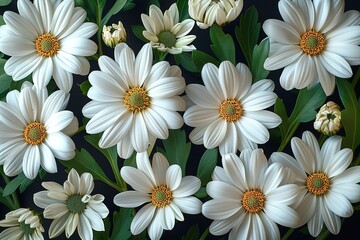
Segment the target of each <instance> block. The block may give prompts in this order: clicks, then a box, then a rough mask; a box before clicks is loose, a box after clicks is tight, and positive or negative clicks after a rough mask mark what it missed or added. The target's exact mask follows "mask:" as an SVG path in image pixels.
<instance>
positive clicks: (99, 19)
mask: <svg viewBox="0 0 360 240" xmlns="http://www.w3.org/2000/svg"><path fill="white" fill-rule="evenodd" d="M101 15H102V13H101V9H100V6H99V5H98V6H97V14H96V24H97V25H98V27H99V29H98V32H97V40H98V53H99V56H102V55H103V50H102V36H101V35H102V25H101Z"/></svg>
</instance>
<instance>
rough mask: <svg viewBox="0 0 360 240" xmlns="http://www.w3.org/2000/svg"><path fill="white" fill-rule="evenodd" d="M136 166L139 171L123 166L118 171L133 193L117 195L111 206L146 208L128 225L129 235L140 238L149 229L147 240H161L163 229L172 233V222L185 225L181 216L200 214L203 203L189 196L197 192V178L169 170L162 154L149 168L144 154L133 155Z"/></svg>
mask: <svg viewBox="0 0 360 240" xmlns="http://www.w3.org/2000/svg"><path fill="white" fill-rule="evenodd" d="M136 163H137V166H138V168H133V167H127V166H125V167H123V168H122V169H121V176H122V177H123V179H124V180H125V182H126V183H127V184H129V185H130V186H131V187H132V188H133V189H134V190H133V191H126V192H122V193H119V194H117V195H116V196H115V198H114V203H115V204H116V205H118V206H120V207H126V208H135V207H139V206H141V205H143V204H146V205H144V206H143V207H142V208H141V209H140V210H139V211H138V212H137V213H136V215H135V216H134V219H133V220H132V222H131V226H130V230H131V233H132V234H134V235H137V234H140V233H141V232H142V231H144V230H145V228H147V227H148V234H149V236H150V238H151V239H152V240H156V239H160V237H161V235H162V233H163V230H164V229H165V230H171V229H173V227H174V225H175V219H176V220H179V221H184V215H183V213H187V214H198V213H200V212H201V205H202V202H201V201H200V200H199V199H197V198H195V197H193V196H191V195H193V194H194V193H196V192H197V191H198V190H199V188H200V180H199V179H198V178H197V177H194V176H186V177H182V174H181V168H180V166H179V165H176V164H175V165H171V166H169V162H168V161H167V159H166V158H165V157H164V155H162V154H161V153H155V154H154V157H153V161H152V166H151V165H150V160H149V157H148V155H147V153H146V152H143V153H138V154H137V155H136Z"/></svg>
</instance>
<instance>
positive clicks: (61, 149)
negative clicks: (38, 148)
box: [45, 132, 75, 160]
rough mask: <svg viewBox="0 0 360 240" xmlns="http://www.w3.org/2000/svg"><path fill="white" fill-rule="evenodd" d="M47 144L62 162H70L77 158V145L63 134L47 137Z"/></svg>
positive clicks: (53, 134)
mask: <svg viewBox="0 0 360 240" xmlns="http://www.w3.org/2000/svg"><path fill="white" fill-rule="evenodd" d="M45 144H46V145H47V146H48V147H49V148H50V149H51V151H52V152H53V154H54V156H55V157H56V158H59V159H61V160H70V159H72V158H73V157H74V156H75V144H74V142H73V141H72V140H71V138H70V137H68V136H67V135H65V134H64V133H62V132H57V133H52V134H49V135H48V136H47V137H46V140H45Z"/></svg>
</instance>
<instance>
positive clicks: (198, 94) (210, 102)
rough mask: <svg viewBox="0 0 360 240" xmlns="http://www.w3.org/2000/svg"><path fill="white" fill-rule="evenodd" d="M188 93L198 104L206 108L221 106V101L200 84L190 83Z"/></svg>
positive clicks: (187, 87)
mask: <svg viewBox="0 0 360 240" xmlns="http://www.w3.org/2000/svg"><path fill="white" fill-rule="evenodd" d="M186 95H187V96H188V97H189V98H190V99H191V101H193V102H194V103H195V104H196V105H200V106H202V107H205V108H215V107H217V106H219V104H220V102H219V101H218V100H216V99H215V98H213V97H212V95H211V94H209V92H208V91H207V89H206V88H205V87H204V86H203V85H200V84H189V85H187V86H186Z"/></svg>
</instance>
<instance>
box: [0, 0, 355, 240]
mask: <svg viewBox="0 0 360 240" xmlns="http://www.w3.org/2000/svg"><path fill="white" fill-rule="evenodd" d="M174 1H175V0H173V1H169V0H160V3H161V9H162V11H165V10H166V9H168V7H169V6H170V5H171V4H172V3H173V2H174ZM323 1H327V0H323ZM16 2H17V1H16V0H13V2H12V3H11V5H9V6H7V7H1V8H0V15H3V12H4V11H5V10H12V11H15V12H17V7H16ZM134 2H135V3H136V7H135V8H134V9H132V10H130V11H127V12H121V13H120V14H117V15H116V16H113V17H112V18H111V19H110V21H109V22H108V24H111V23H117V22H118V21H119V20H120V21H122V22H123V24H124V26H125V28H126V30H127V44H128V45H129V46H130V47H131V48H132V49H133V50H134V52H135V54H137V52H138V51H139V50H140V48H141V47H142V45H143V44H144V42H141V41H140V40H139V39H137V38H136V37H135V35H134V34H133V33H132V31H131V27H130V26H131V25H134V24H142V22H141V18H140V14H141V13H146V14H148V2H149V1H148V0H135V1H134ZM277 2H278V1H275V0H268V1H266V0H244V7H243V10H242V12H241V13H242V14H243V13H244V12H245V11H246V10H247V9H248V8H249V7H250V6H253V5H254V6H255V7H256V8H257V10H258V12H259V22H260V23H261V24H262V23H263V22H264V21H265V20H266V19H269V18H275V19H281V17H280V14H279V11H278V8H277ZM113 3H114V0H108V1H107V6H106V9H109V8H110V7H111V6H112V4H113ZM345 8H346V10H350V9H355V10H360V1H358V0H347V1H346V3H345ZM106 9H105V11H104V13H106ZM238 24H239V18H237V19H236V20H235V21H233V22H232V23H230V24H229V25H227V26H225V27H224V32H225V33H228V34H230V35H232V36H233V39H234V41H235V45H236V48H237V49H236V51H237V52H236V57H237V61H238V62H243V63H246V61H245V58H244V56H243V54H242V52H241V50H240V47H239V46H238V44H237V41H236V38H235V33H234V29H235V26H236V25H238ZM190 34H194V35H196V36H197V38H196V39H195V41H194V42H193V44H194V45H195V46H196V47H197V49H199V50H201V51H204V52H207V53H210V54H211V51H210V49H209V45H210V39H209V29H207V30H202V29H199V28H198V27H197V26H196V25H195V26H194V28H193V30H192V31H191V32H190ZM95 37H96V36H95ZM95 37H93V39H94V41H96V38H95ZM265 37H266V36H265V34H264V32H263V31H262V30H261V33H260V38H259V41H260V40H261V39H263V38H265ZM103 50H104V55H107V56H109V57H111V58H113V49H110V48H108V47H106V46H105V45H104V44H103ZM166 60H167V61H169V62H171V63H172V64H174V59H173V56H171V55H168V57H167V59H166ZM90 63H91V71H93V70H98V69H99V67H98V65H97V62H96V61H90ZM281 71H282V69H280V70H278V71H272V72H270V74H269V76H268V78H270V79H272V80H273V81H274V82H275V84H276V88H275V92H276V93H277V94H278V96H280V97H281V98H282V99H284V102H285V104H286V107H287V109H288V113H289V112H291V109H292V108H293V106H294V103H295V100H296V94H295V92H291V91H290V92H287V91H284V90H283V89H282V88H281V87H280V85H279V80H278V79H279V76H280V74H281ZM353 71H354V72H355V71H356V69H355V68H353ZM183 76H184V78H185V80H186V82H187V84H188V83H193V82H197V83H200V84H202V81H201V77H199V75H198V74H193V73H189V72H187V71H186V70H183ZM85 80H87V77H86V76H78V75H74V86H73V88H72V90H71V98H70V102H69V105H68V109H69V110H71V111H73V112H74V114H75V115H76V116H77V117H78V119H79V121H80V122H81V121H82V114H81V109H82V107H83V106H84V105H85V104H86V103H87V102H88V101H89V100H90V99H88V98H87V96H85V95H83V94H82V93H81V90H80V87H79V85H80V84H81V83H82V82H83V81H85ZM358 93H359V84H358V86H357V95H358V96H359V94H358ZM329 100H333V101H335V102H337V103H341V101H340V99H339V97H338V96H337V92H336V90H335V93H334V94H333V95H332V96H330V97H328V99H327V101H329ZM80 125H81V124H80ZM183 129H185V131H186V132H187V133H189V132H190V131H191V129H190V128H189V127H187V126H184V127H183ZM304 130H310V131H311V132H313V133H314V134H317V133H316V132H315V130H314V129H313V126H312V122H311V123H308V124H302V125H301V126H300V128H299V129H298V131H297V132H296V133H295V136H298V137H301V134H302V132H303V131H304ZM84 135H85V133H84V132H83V133H81V134H78V135H76V136H74V137H73V140H74V142H75V144H76V146H77V148H78V149H80V148H81V147H84V148H86V149H87V150H88V151H89V152H90V153H91V154H92V155H93V157H94V158H95V159H96V160H97V162H98V163H99V165H100V166H102V167H103V169H104V171H105V172H108V173H109V176H110V177H111V176H112V171H111V168H110V167H109V166H108V164H107V160H106V159H104V157H103V156H102V155H101V154H100V153H99V152H97V151H96V150H94V149H93V148H92V147H91V146H90V145H89V144H87V143H86V142H85V140H84V138H83V136H84ZM158 142H160V141H158ZM159 144H161V143H159ZM259 147H261V148H263V149H264V151H265V154H266V155H267V156H268V157H269V156H270V155H271V153H272V152H275V151H276V150H277V147H278V146H277V144H274V143H272V142H271V139H270V141H269V142H268V143H266V144H265V145H260V146H259ZM203 152H204V148H203V147H202V146H195V145H192V150H191V153H190V157H189V160H188V165H187V172H186V175H195V174H196V169H197V166H198V161H199V160H200V157H201V155H202V154H203ZM284 152H286V153H288V154H290V155H292V152H291V149H290V148H289V146H288V147H287V148H286V149H285V150H284ZM103 163H104V164H103ZM119 164H120V165H122V160H121V159H119ZM218 165H220V163H219V164H218ZM66 178H67V174H66V172H65V168H64V167H63V166H62V165H61V164H60V163H59V162H58V173H56V174H47V175H46V177H45V179H44V181H55V182H58V183H59V184H62V183H63V182H64V181H65V180H66ZM2 186H3V183H2ZM41 190H44V189H43V188H42V186H41V181H40V180H39V179H36V181H35V182H34V183H33V184H32V185H31V186H30V187H29V188H28V189H27V190H26V191H25V192H24V193H23V194H21V195H19V197H20V203H21V206H22V207H27V208H32V209H35V210H38V211H42V209H39V208H38V207H37V206H35V205H34V203H33V201H32V195H33V194H34V193H35V192H38V191H41ZM96 193H100V194H103V195H104V196H105V198H106V199H105V204H106V205H107V207H108V208H109V210H110V215H109V217H110V219H111V218H112V216H111V213H112V212H114V211H117V210H118V209H119V207H118V206H116V205H114V204H113V198H114V196H115V195H116V194H117V193H118V192H116V191H115V190H114V189H112V188H111V187H109V186H107V185H105V184H103V183H102V182H100V181H95V189H94V191H93V193H92V194H96ZM203 201H204V200H203ZM8 211H9V210H8V209H7V208H6V207H4V206H2V207H0V219H3V218H4V215H5V214H6V213H7V212H8ZM184 216H185V221H184V222H178V221H177V222H176V224H175V227H174V229H173V230H172V231H164V234H163V237H162V239H174V240H176V239H181V237H182V236H183V235H185V234H186V232H187V231H188V229H189V228H190V227H191V226H192V225H194V224H198V225H199V227H200V234H202V232H203V231H204V230H205V229H206V228H207V227H208V226H209V225H210V223H211V222H212V221H211V220H208V219H206V218H205V217H204V216H202V215H201V214H199V215H195V216H193V215H187V214H184ZM50 223H51V221H50V220H48V219H44V228H45V233H44V237H45V239H47V237H48V235H47V234H48V233H47V229H48V227H49V225H50ZM359 223H360V213H359V211H355V212H354V215H353V216H352V217H350V218H346V219H344V221H343V224H342V228H341V231H340V233H339V235H337V236H334V235H329V236H328V238H327V239H358V237H357V236H356V235H357V228H358V226H359ZM324 227H325V226H324ZM279 228H280V231H281V235H282V236H283V235H284V234H285V232H286V231H287V228H283V227H280V226H279ZM226 238H227V236H221V237H215V236H212V235H211V234H209V235H208V237H207V238H206V239H226ZM56 239H65V234H64V233H63V234H62V235H60V236H59V237H58V238H56ZM71 239H79V237H78V235H77V233H74V234H73V236H72V237H71ZM289 239H313V238H312V237H311V236H310V235H305V234H303V233H301V232H300V231H298V230H296V231H295V232H294V233H293V234H292V235H291V237H290V238H289Z"/></svg>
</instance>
